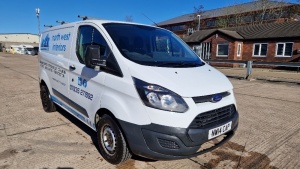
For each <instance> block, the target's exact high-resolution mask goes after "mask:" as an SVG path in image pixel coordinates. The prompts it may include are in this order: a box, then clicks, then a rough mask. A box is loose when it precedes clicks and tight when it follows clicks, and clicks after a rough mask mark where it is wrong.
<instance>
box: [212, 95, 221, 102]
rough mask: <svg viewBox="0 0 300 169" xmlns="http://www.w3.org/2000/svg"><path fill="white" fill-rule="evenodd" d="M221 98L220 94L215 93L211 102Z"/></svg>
mask: <svg viewBox="0 0 300 169" xmlns="http://www.w3.org/2000/svg"><path fill="white" fill-rule="evenodd" d="M222 98H223V97H222V95H220V94H216V95H214V96H213V97H212V99H211V102H213V103H216V102H218V101H220V100H222Z"/></svg>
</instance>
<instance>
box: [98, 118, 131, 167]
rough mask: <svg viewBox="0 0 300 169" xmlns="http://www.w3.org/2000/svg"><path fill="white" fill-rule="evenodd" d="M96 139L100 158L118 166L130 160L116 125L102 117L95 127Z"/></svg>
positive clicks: (128, 152)
mask: <svg viewBox="0 0 300 169" xmlns="http://www.w3.org/2000/svg"><path fill="white" fill-rule="evenodd" d="M97 137H98V145H99V149H100V153H101V155H102V157H103V158H104V159H105V160H106V161H108V162H109V163H111V164H120V163H122V162H125V161H126V160H128V159H130V158H131V153H130V151H129V149H128V147H127V144H126V141H125V138H124V136H123V134H122V132H121V130H120V128H119V127H118V125H117V123H116V122H115V121H114V119H113V118H111V117H110V116H109V115H106V114H105V115H103V116H102V117H101V119H100V121H99V123H98V125H97Z"/></svg>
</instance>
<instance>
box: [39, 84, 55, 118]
mask: <svg viewBox="0 0 300 169" xmlns="http://www.w3.org/2000/svg"><path fill="white" fill-rule="evenodd" d="M40 95H41V100H42V105H43V108H44V110H45V112H54V111H56V107H55V104H54V103H53V101H52V100H51V97H50V93H49V90H48V88H47V86H45V85H41V91H40Z"/></svg>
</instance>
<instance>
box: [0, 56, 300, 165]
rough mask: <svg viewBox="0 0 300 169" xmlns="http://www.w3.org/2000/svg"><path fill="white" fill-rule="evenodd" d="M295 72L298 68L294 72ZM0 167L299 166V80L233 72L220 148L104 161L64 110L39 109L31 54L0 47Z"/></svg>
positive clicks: (89, 136) (86, 131)
mask: <svg viewBox="0 0 300 169" xmlns="http://www.w3.org/2000/svg"><path fill="white" fill-rule="evenodd" d="M296 75H297V74H296ZM0 78H1V80H0V144H1V145H0V169H17V168H22V169H23V168H28V169H35V168H43V169H46V168H65V169H70V168H76V169H77V168H78V169H84V168H118V169H122V168H146V169H160V168H168V169H176V168H180V169H193V168H273V169H274V168H300V133H299V130H300V85H298V84H295V83H271V82H268V81H260V80H254V81H247V80H238V79H235V78H231V79H230V80H231V82H232V83H233V85H234V88H235V90H234V91H235V96H236V99H237V104H238V111H239V113H240V123H239V128H238V130H237V132H236V135H235V136H234V137H233V138H232V139H231V140H230V141H229V142H228V143H226V144H224V145H223V146H222V147H220V148H218V149H216V150H214V151H212V152H209V153H207V154H203V155H200V156H198V157H194V158H190V159H183V160H175V161H152V160H148V159H144V158H139V157H134V159H131V160H129V161H128V162H126V163H124V164H121V165H117V166H114V165H111V164H109V163H107V162H106V161H105V160H104V159H103V158H102V157H101V155H100V154H99V152H98V150H97V146H96V134H95V132H94V131H92V130H91V129H90V128H88V127H87V126H85V125H83V124H82V123H81V122H79V121H78V120H77V119H75V118H74V117H73V116H71V115H69V114H68V113H67V112H65V111H63V110H58V112H54V113H45V112H44V111H43V109H42V106H41V101H40V98H39V86H38V62H37V56H22V55H7V54H2V53H0Z"/></svg>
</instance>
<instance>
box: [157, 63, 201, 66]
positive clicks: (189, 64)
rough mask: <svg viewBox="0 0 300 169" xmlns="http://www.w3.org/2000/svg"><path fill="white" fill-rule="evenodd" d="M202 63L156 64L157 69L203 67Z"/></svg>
mask: <svg viewBox="0 0 300 169" xmlns="http://www.w3.org/2000/svg"><path fill="white" fill-rule="evenodd" d="M203 65H204V63H200V64H199V63H189V62H162V63H158V64H156V66H158V67H198V66H203Z"/></svg>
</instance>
